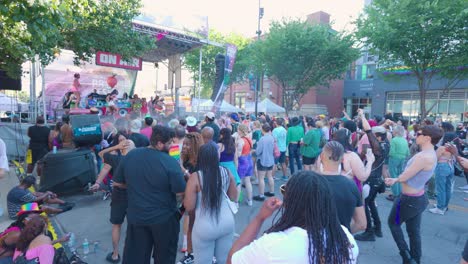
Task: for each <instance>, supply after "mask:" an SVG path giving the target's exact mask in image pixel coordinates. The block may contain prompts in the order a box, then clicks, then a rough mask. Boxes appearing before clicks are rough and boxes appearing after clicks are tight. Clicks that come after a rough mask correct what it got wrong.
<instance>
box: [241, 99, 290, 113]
mask: <svg viewBox="0 0 468 264" xmlns="http://www.w3.org/2000/svg"><path fill="white" fill-rule="evenodd" d="M245 110H246V111H247V112H255V103H252V104H249V105H247V107H246V109H245ZM257 111H258V112H263V113H284V112H286V110H285V109H284V108H283V107H281V106H279V105H277V104H275V103H273V102H272V101H271V100H270V99H268V98H265V99H263V100H262V101H261V102H259V103H258V107H257Z"/></svg>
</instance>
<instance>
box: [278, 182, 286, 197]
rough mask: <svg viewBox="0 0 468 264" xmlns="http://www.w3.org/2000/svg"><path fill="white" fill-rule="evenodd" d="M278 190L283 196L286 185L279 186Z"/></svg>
mask: <svg viewBox="0 0 468 264" xmlns="http://www.w3.org/2000/svg"><path fill="white" fill-rule="evenodd" d="M279 189H280V192H281V194H282V195H283V196H284V193H285V192H286V184H281V186H280V188H279Z"/></svg>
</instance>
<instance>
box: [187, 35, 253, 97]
mask: <svg viewBox="0 0 468 264" xmlns="http://www.w3.org/2000/svg"><path fill="white" fill-rule="evenodd" d="M209 39H210V41H213V42H216V43H220V44H225V43H231V44H234V45H236V46H237V56H236V63H235V64H234V68H233V71H232V74H231V78H230V84H231V83H233V82H235V81H238V80H239V79H243V78H241V76H243V74H244V72H245V64H243V63H242V61H243V57H244V56H243V54H244V48H245V47H246V46H247V45H248V43H249V40H248V39H246V38H244V37H242V36H240V35H237V34H230V35H227V36H225V35H222V34H221V33H219V32H217V31H214V30H210V32H209ZM202 49H203V50H202V53H203V55H202V78H201V97H203V98H209V97H210V96H211V93H212V91H213V84H214V81H215V76H216V67H215V57H216V55H217V54H225V53H226V49H225V48H224V47H217V46H214V45H206V46H203V47H202ZM183 56H184V60H183V61H184V66H185V67H186V68H187V69H188V70H189V71H190V73H191V74H192V77H193V78H194V80H195V82H198V73H199V63H200V57H199V56H200V49H194V50H192V51H190V52H187V53H185V54H184V55H183ZM228 85H229V84H228Z"/></svg>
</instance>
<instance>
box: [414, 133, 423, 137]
mask: <svg viewBox="0 0 468 264" xmlns="http://www.w3.org/2000/svg"><path fill="white" fill-rule="evenodd" d="M419 136H425V135H424V134H423V132H417V133H416V137H419Z"/></svg>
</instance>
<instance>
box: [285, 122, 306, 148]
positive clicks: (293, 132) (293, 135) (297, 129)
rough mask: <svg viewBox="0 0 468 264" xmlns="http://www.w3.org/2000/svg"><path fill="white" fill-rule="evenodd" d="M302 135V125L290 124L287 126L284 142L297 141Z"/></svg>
mask: <svg viewBox="0 0 468 264" xmlns="http://www.w3.org/2000/svg"><path fill="white" fill-rule="evenodd" d="M303 137H304V128H303V127H302V126H299V125H298V126H292V127H290V128H288V135H287V136H286V144H287V145H289V143H297V142H299V141H301V139H302V138H303Z"/></svg>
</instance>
